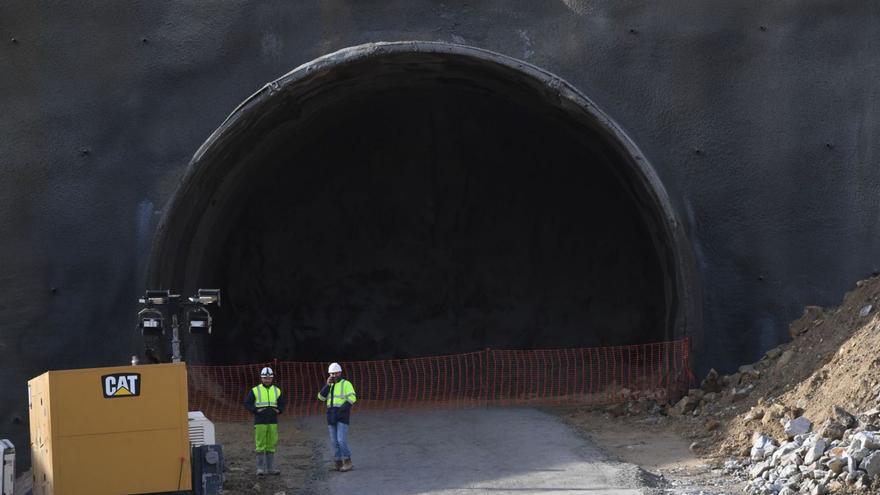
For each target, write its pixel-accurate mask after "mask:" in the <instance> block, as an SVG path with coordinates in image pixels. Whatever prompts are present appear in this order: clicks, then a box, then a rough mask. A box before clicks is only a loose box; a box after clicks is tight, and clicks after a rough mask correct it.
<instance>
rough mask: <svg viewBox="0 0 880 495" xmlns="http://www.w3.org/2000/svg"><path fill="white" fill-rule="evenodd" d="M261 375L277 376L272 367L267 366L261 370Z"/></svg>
mask: <svg viewBox="0 0 880 495" xmlns="http://www.w3.org/2000/svg"><path fill="white" fill-rule="evenodd" d="M260 376H275V373H274V372H273V371H272V368H270V367H268V366H266V367H265V368H263V369H261V370H260Z"/></svg>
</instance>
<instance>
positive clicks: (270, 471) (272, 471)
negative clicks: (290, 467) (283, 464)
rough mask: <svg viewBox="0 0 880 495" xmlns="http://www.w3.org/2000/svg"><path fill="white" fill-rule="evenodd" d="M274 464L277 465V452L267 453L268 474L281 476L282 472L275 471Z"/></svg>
mask: <svg viewBox="0 0 880 495" xmlns="http://www.w3.org/2000/svg"><path fill="white" fill-rule="evenodd" d="M273 464H275V452H266V474H272V475H279V474H281V471H279V470H277V469H275V467H274V466H273Z"/></svg>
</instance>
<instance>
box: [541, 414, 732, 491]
mask: <svg viewBox="0 0 880 495" xmlns="http://www.w3.org/2000/svg"><path fill="white" fill-rule="evenodd" d="M547 410H548V411H549V412H552V413H554V414H557V415H558V416H559V417H560V418H561V419H562V420H563V421H565V422H566V423H567V424H568V425H569V426H571V427H572V428H574V429H576V430H578V431H580V432H581V433H583V434H584V435H586V436H587V437H589V438H590V439H591V440H592V441H593V443H595V444H596V446H597V447H599V448H600V449H602V450H603V451H604V452H606V453H607V454H608V455H609V456H610V457H612V458H613V459H617V460H619V461H622V462H628V463H632V464H635V465H638V466H639V467H641V468H642V469H643V470H644V471H645V472H646V473H647V478H649V480H650V483H649V485H651V486H653V487H654V490H653V491H654V492H656V493H669V494H702V495H710V494H730V493H741V492H742V487H743V483H742V481H741V480H737V479H734V478H731V477H729V476H727V475H724V474H723V473H722V469H721V466H720V464H719V463H718V462H717V461H714V460H711V459H703V458H700V457H699V456H698V455H696V454H695V453H694V452H692V451H691V449H690V444H691V441H690V440H687V439H685V438H684V437H683V436H682V432H681V430H680V428H679V427H678V425H676V424H674V421H671V420H670V418H668V417H666V416H659V415H657V416H642V417H626V416H623V417H615V416H613V415H611V414H608V413H607V412H603V411H600V410H591V409H588V408H582V407H555V408H548V409H547Z"/></svg>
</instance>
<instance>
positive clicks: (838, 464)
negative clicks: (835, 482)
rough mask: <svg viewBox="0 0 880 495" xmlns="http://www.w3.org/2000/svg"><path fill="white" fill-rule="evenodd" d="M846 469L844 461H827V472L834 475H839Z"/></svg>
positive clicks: (839, 459)
mask: <svg viewBox="0 0 880 495" xmlns="http://www.w3.org/2000/svg"><path fill="white" fill-rule="evenodd" d="M845 467H846V461H845V460H844V459H842V458H840V457H834V458H832V459H829V460H828V470H829V471H831V472H832V473H834V474H837V473H840V472H842V471H843V469H844V468H845Z"/></svg>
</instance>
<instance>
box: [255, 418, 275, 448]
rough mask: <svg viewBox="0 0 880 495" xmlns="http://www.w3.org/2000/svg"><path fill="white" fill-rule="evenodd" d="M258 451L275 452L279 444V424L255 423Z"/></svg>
mask: <svg viewBox="0 0 880 495" xmlns="http://www.w3.org/2000/svg"><path fill="white" fill-rule="evenodd" d="M254 439H255V440H256V443H257V452H273V453H274V452H275V446H276V445H278V425H277V424H274V425H254Z"/></svg>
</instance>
